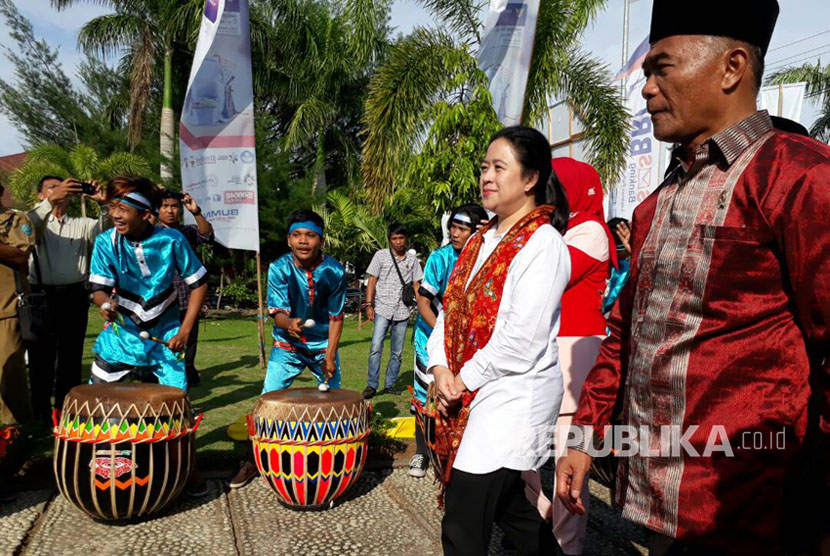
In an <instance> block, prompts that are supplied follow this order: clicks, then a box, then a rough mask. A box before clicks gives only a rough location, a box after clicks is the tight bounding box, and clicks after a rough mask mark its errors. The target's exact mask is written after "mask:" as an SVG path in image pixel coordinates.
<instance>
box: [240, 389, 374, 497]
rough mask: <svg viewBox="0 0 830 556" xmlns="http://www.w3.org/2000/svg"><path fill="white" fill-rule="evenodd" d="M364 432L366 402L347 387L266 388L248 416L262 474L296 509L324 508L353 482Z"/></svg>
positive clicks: (365, 439)
mask: <svg viewBox="0 0 830 556" xmlns="http://www.w3.org/2000/svg"><path fill="white" fill-rule="evenodd" d="M369 432H370V424H369V405H368V404H367V403H366V401H365V400H363V397H362V396H361V394H360V393H359V392H354V391H352V390H331V391H329V392H320V391H318V390H317V388H295V389H291V390H277V391H274V392H268V393H266V394H263V395H262V397H260V399H259V401H258V402H257V404H256V406H255V407H254V410H253V413H252V414H251V415H249V416H248V433H249V435H250V437H251V442H252V443H253V450H254V461H255V462H256V465H257V468H258V469H259V472H260V473H261V474H262V478H263V479H264V480H265V482H266V484H267V485H268V486H269V487H270V488H271V489H272V490H273V491H274V492H276V493H277V495H278V500H279V501H280V502H281V503H282V504H283V505H285V506H288V507H290V508H293V509H298V510H319V509H326V508H329V507H331V506H333V504H334V501H335V500H336V499H337V498H339V497H341V496H342V495H343V494H344V493H345V492H346V491H347V490H348V489H349V487H351V486H352V485H353V484H354V483H355V482H357V479H358V478H359V477H360V473H361V472H362V471H363V465H364V464H365V463H366V451H367V446H368V437H369Z"/></svg>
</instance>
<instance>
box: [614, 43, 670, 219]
mask: <svg viewBox="0 0 830 556" xmlns="http://www.w3.org/2000/svg"><path fill="white" fill-rule="evenodd" d="M648 49H649V41H648V37H646V38H645V40H643V42H641V43H640V46H638V47H637V49H636V50H635V51H634V53H633V54H632V55H631V58H630V59H629V61H628V63H627V64H626V65H625V67H624V68H623V69H622V70H621V71H620V73H619V74H618V75H617V76H616V77H615V78H614V80H623V84H624V87H623V91H624V99H623V101H624V103H625V107H626V108H627V109H628V111H629V113H630V114H631V116H632V121H631V130H630V131H629V146H628V153H627V154H626V161H625V172H624V175H623V177H622V179H621V180H620V181H619V182H617V183H615V184H614V185H613V186H612V187H610V188H609V195H608V197H609V201H608V211H607V212H606V213H605V214H606V217H607V218H608V219H611V218H625V219H626V220H631V215H632V214H634V209H635V208H636V207H637V205H639V204H640V203H641V202H642V201H643V199H645V198H646V197H648V196H649V194H650V193H651V192H652V191H654V190H655V189H657V186H658V185H660V182H661V181H662V176H661V175H660V155H661V143H660V142H659V141H657V140H656V139H655V138H654V130H653V128H652V125H651V116H650V115H649V113H648V110H647V109H646V101H645V99H644V98H643V95H642V94H641V91H642V89H643V86H644V85H645V82H646V77H645V75H644V74H643V60H644V59H645V56H646V53H647V52H648Z"/></svg>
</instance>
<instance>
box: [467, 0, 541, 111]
mask: <svg viewBox="0 0 830 556" xmlns="http://www.w3.org/2000/svg"><path fill="white" fill-rule="evenodd" d="M538 14H539V0H528V1H525V2H521V1H517V0H490V9H489V11H488V12H487V20H486V21H485V24H484V34H483V39H482V40H481V49H480V50H479V53H478V67H479V68H480V69H481V71H483V72H484V73H486V74H487V79H488V80H489V82H490V94H491V95H492V96H493V108H495V110H496V114H497V115H498V118H499V121H500V122H501V123H503V124H504V125H505V126H511V125H517V124H519V123H521V120H522V109H523V107H524V99H525V89H526V88H527V73H528V70H529V69H530V58H531V56H532V55H533V38H534V36H535V35H536V17H537V15H538Z"/></svg>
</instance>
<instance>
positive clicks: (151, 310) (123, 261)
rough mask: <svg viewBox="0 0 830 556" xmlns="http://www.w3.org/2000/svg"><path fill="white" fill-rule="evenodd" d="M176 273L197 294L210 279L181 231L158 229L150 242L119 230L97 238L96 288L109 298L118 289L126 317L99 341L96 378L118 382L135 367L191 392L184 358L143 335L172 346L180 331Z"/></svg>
mask: <svg viewBox="0 0 830 556" xmlns="http://www.w3.org/2000/svg"><path fill="white" fill-rule="evenodd" d="M175 271H178V272H179V274H180V275H181V276H182V277H183V279H184V281H185V282H186V283H187V284H188V286H189V287H190V288H191V289H195V288H198V287H199V286H200V285H202V284H203V283H205V281H206V280H207V271H206V270H205V267H204V266H202V263H201V262H200V261H199V259H198V257H197V256H196V253H195V252H194V251H193V248H191V247H190V244H188V242H187V240H186V239H185V237H184V236H183V235H182V234H181V233H180V232H179V231H178V230H173V229H169V228H162V227H158V226H153V227H152V228H150V229H149V230H148V233H147V235H146V237H145V238H144V239H141V240H140V241H131V240H129V239H127V238H126V237H124V236H123V235H121V234H118V233H117V232H116V231H115V229H114V228H113V229H110V230H107V231H105V232H102V233H101V234H99V235H98V237H97V238H95V247H94V249H93V251H92V261H91V263H90V274H89V285H90V289H91V291H93V292H95V291H104V292H106V293H108V294H109V293H110V292H112V291H113V289H114V290H115V293H114V298H115V300H116V301H117V303H118V312H119V314H120V315H121V317H122V318H119V319H117V320H116V321H115V323H114V324H108V325H107V326H106V327H105V328H104V330H103V331H101V333H100V334H99V335H98V339H97V340H96V341H95V346H94V347H93V351H94V352H95V353H96V354H97V356H98V357H97V359H98V360H97V361H96V363H95V364H93V368H92V372H93V378H94V379H97V380H98V381H102V382H116V381H119V380H124V379H125V378H126V377H127V375H128V374H131V371H130V370H129V368H139V369H140V370H141V371H142V372H145V371H148V372H152V373H153V374H154V375H155V376H156V377H157V378H158V381H159V383H161V384H164V385H168V386H175V387H177V388H181V389H182V390H187V377H186V375H185V367H184V359H181V358H180V357H179V355H178V354H176V353H174V352H172V351H170V350H169V349H168V348H167V347H166V346H163V345H161V344H159V343H157V342H153V341H151V340H144V339H142V338H141V337H140V336H139V334H140V333H141V331H143V330H146V331H147V332H149V333H150V335H152V336H154V337H156V338H160V339H162V340H165V341H167V340H169V339H170V338H172V337H173V336H175V335H176V334H177V333H178V332H179V326H180V321H179V307H178V301H177V296H176V291H175V289H174V287H173V275H174V272H175Z"/></svg>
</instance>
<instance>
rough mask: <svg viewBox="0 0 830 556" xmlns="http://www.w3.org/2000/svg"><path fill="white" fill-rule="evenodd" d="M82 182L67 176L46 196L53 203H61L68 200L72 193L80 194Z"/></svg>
mask: <svg viewBox="0 0 830 556" xmlns="http://www.w3.org/2000/svg"><path fill="white" fill-rule="evenodd" d="M80 193H81V182H80V181H78V180H76V179H75V178H66V179H65V180H63V181H62V182H61V183H60V184H58V185H57V186H56V187H54V188H53V189H52V191H51V192H50V193H49V195H48V196H47V197H46V198H47V199H49V202H50V203H51V204H53V205H54V204H56V203H60V202H61V201H64V200H66V198H67V197H69V196H70V195H80Z"/></svg>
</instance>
